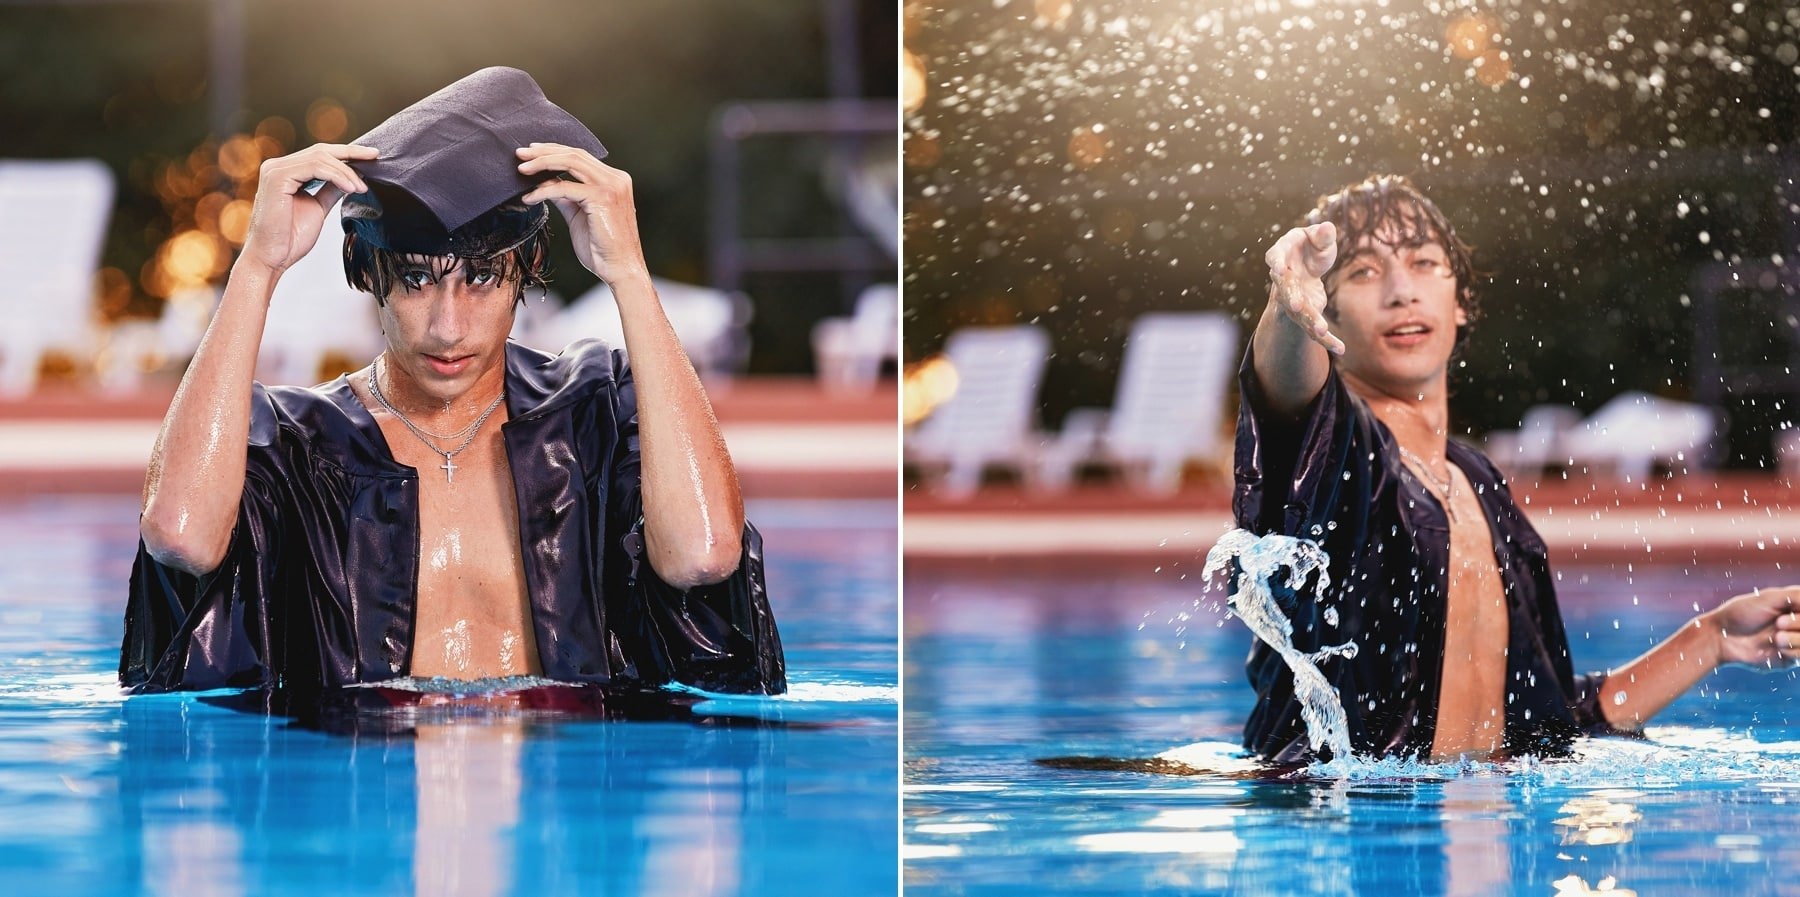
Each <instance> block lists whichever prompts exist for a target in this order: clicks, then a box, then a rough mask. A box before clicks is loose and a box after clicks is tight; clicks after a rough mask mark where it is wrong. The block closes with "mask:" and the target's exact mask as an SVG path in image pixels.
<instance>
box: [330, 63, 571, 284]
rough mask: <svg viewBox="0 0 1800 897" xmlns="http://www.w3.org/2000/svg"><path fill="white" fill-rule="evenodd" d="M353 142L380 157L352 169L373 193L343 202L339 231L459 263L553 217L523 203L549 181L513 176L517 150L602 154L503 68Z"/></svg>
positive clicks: (517, 239) (524, 77) (527, 234)
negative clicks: (532, 147)
mask: <svg viewBox="0 0 1800 897" xmlns="http://www.w3.org/2000/svg"><path fill="white" fill-rule="evenodd" d="M355 142H356V143H357V144H360V145H362V146H372V147H375V148H376V149H378V150H380V151H381V158H379V159H376V160H373V161H361V160H357V161H352V162H351V163H350V165H351V167H352V168H354V169H355V170H356V173H357V174H359V175H361V176H362V179H363V182H364V183H366V184H368V185H369V192H367V193H357V194H354V195H351V196H347V197H345V198H344V209H343V220H344V232H345V233H353V234H355V235H356V236H357V237H358V238H359V239H361V240H364V241H367V242H368V243H369V245H370V246H372V247H374V248H377V249H387V250H392V251H394V252H401V253H408V254H415V253H416V254H419V255H434V256H442V255H455V256H462V257H464V258H488V257H491V256H494V255H497V254H499V253H502V252H505V251H506V250H508V249H511V248H513V247H516V246H518V245H519V244H521V243H523V242H525V241H526V240H528V239H530V238H531V237H532V235H534V234H536V233H537V232H538V231H539V230H540V229H542V228H543V226H544V223H545V222H546V221H548V220H549V217H550V204H549V203H547V202H540V203H536V204H533V205H529V206H527V205H525V204H524V203H522V202H519V197H520V196H523V195H524V194H525V193H527V192H529V191H531V190H532V189H533V188H535V187H536V186H537V185H538V184H539V183H540V182H542V181H543V180H545V179H546V178H545V177H544V176H543V175H536V176H530V175H524V174H520V173H519V169H518V164H519V158H518V156H517V155H516V154H515V153H514V150H516V149H517V148H518V147H521V146H525V145H527V144H530V143H533V142H536V143H561V144H565V145H567V146H572V147H577V148H580V149H585V150H587V151H588V152H590V153H592V154H593V155H594V158H596V159H600V158H605V156H606V147H603V146H601V145H600V141H599V139H598V138H596V137H595V136H594V132H592V131H590V130H588V128H587V126H586V125H583V124H582V123H581V122H580V121H578V120H577V119H576V118H575V116H573V115H570V114H569V113H568V112H566V111H564V110H563V108H562V107H560V106H558V105H556V104H555V103H552V102H550V101H549V100H548V99H546V98H545V97H544V91H543V89H542V88H540V87H538V85H537V82H536V81H533V80H532V79H531V76H530V75H528V74H526V73H524V72H522V71H520V70H518V69H515V68H506V67H504V66H495V67H493V68H485V69H482V70H481V71H478V72H476V73H474V74H472V75H470V76H468V77H466V78H463V79H462V80H460V81H457V82H456V83H454V84H451V85H450V86H448V87H445V88H444V89H442V90H440V91H438V92H437V93H434V94H432V95H431V96H428V97H426V98H424V99H422V100H420V101H418V102H417V103H414V104H412V105H411V106H408V107H406V108H405V109H402V110H400V111H399V112H397V113H395V114H394V115H393V116H392V117H391V118H389V119H388V120H387V121H384V122H382V123H381V124H380V125H378V126H376V128H375V129H374V130H372V131H370V132H368V133H367V134H364V135H362V136H361V137H358V138H356V140H355Z"/></svg>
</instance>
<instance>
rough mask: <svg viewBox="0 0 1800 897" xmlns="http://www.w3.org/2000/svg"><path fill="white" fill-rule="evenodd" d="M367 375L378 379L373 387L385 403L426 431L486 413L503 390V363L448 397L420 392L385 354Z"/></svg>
mask: <svg viewBox="0 0 1800 897" xmlns="http://www.w3.org/2000/svg"><path fill="white" fill-rule="evenodd" d="M370 373H371V377H374V378H379V379H378V381H377V383H376V386H377V387H378V388H379V389H380V390H381V397H382V398H384V399H386V400H387V404H389V405H391V406H393V408H394V410H396V411H398V412H399V413H401V414H403V415H405V416H406V417H407V419H409V420H411V421H412V422H413V423H414V424H415V425H418V426H424V427H426V428H428V429H429V428H432V427H433V426H436V425H440V424H449V423H459V424H460V423H466V422H467V421H469V420H472V419H473V418H474V417H475V416H476V415H479V414H481V413H482V412H484V411H486V410H487V409H488V407H489V406H490V405H491V404H493V402H494V400H495V399H496V398H498V397H499V396H500V395H501V394H502V392H504V390H505V388H506V366H505V365H504V364H499V365H495V366H494V367H493V368H492V369H491V370H489V371H486V372H485V373H483V374H482V375H481V376H480V377H479V378H478V379H477V380H476V381H475V383H474V384H473V385H471V386H470V387H469V389H468V390H466V391H464V392H462V393H461V394H459V395H456V396H450V397H443V396H436V395H433V394H431V393H429V392H427V391H425V390H423V389H421V388H420V387H419V384H418V383H416V382H414V381H413V379H412V378H411V377H410V376H408V375H407V373H406V371H405V370H404V369H403V368H401V367H400V366H399V365H395V364H393V363H392V359H389V358H387V357H386V356H385V354H384V355H383V356H378V357H377V358H376V361H375V363H374V364H373V365H372V366H371V369H370Z"/></svg>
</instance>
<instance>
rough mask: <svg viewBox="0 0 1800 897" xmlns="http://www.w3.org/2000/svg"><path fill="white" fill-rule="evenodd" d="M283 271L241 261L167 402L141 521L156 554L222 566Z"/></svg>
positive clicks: (185, 564)
mask: <svg viewBox="0 0 1800 897" xmlns="http://www.w3.org/2000/svg"><path fill="white" fill-rule="evenodd" d="M277 278H278V275H277V274H276V273H275V272H273V271H271V270H269V269H268V268H266V267H261V266H258V265H255V264H253V263H247V262H244V261H241V260H240V262H239V263H238V265H236V266H234V267H233V268H232V271H231V278H230V279H229V280H228V281H227V282H226V284H225V293H224V296H223V298H222V299H221V300H220V301H219V308H218V310H217V311H215V312H214V313H213V319H212V323H211V324H209V325H208V326H207V328H206V334H205V336H204V337H202V338H201V340H200V347H199V349H198V351H196V352H195V353H194V359H193V361H192V362H191V363H190V364H189V365H188V369H187V373H185V374H184V375H183V376H182V378H181V386H180V388H178V389H177V390H176V391H175V398H174V400H173V401H172V402H170V403H169V413H168V415H167V416H166V417H164V418H163V426H162V431H161V432H160V433H159V434H158V435H157V438H156V447H155V449H154V450H153V451H152V452H151V455H150V467H149V473H148V475H147V477H146V479H145V483H144V516H143V520H142V522H141V524H140V528H141V530H142V533H143V536H144V542H145V545H146V547H147V548H148V549H149V551H150V554H151V556H153V557H155V558H156V559H157V560H159V561H162V562H163V563H166V564H170V565H172V566H175V567H178V568H180V569H184V570H187V571H188V572H190V573H206V572H210V571H211V570H213V569H215V568H217V567H218V565H219V562H220V561H221V560H222V559H223V557H224V554H225V549H226V546H227V545H228V544H229V542H230V540H231V531H232V528H233V527H234V526H235V525H236V522H237V512H238V503H239V499H240V498H241V496H242V494H243V490H244V459H245V454H246V443H247V441H248V438H249V433H250V390H251V383H252V381H253V380H254V378H255V375H256V356H257V351H258V349H259V348H260V346H261V343H262V335H263V326H264V324H265V323H266V322H267V319H268V312H269V297H270V296H271V295H272V294H273V293H274V290H275V282H276V280H277Z"/></svg>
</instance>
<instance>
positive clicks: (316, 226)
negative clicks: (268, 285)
mask: <svg viewBox="0 0 1800 897" xmlns="http://www.w3.org/2000/svg"><path fill="white" fill-rule="evenodd" d="M378 155H379V151H377V150H376V149H375V148H374V147H368V146H357V145H355V144H346V143H315V144H313V145H312V146H309V147H307V148H306V149H303V150H301V151H299V152H297V153H293V154H291V155H286V156H282V157H280V158H278V159H269V160H267V161H265V162H263V164H262V174H261V176H260V177H259V178H258V179H257V183H256V206H255V207H254V208H253V209H252V210H251V213H250V229H249V232H248V233H247V234H246V235H245V236H244V251H243V253H242V254H241V255H239V256H238V259H239V261H247V262H250V263H253V264H256V265H260V266H263V267H265V268H267V269H268V270H269V271H271V272H274V273H277V274H279V273H281V272H282V271H286V270H287V269H288V267H289V266H291V265H293V264H294V263H295V262H297V261H299V260H300V259H301V257H303V256H305V255H306V254H307V253H308V252H310V251H312V248H313V244H314V243H317V242H318V241H319V231H320V229H322V228H323V227H324V225H325V216H326V215H327V214H328V213H330V211H331V207H332V206H333V205H335V204H336V203H337V201H338V200H339V199H340V198H342V197H343V196H344V194H346V193H364V192H367V191H368V189H369V187H368V185H367V184H365V183H363V180H362V178H360V177H358V176H357V174H356V172H355V171H354V170H352V169H351V168H350V166H349V165H348V164H347V161H348V160H350V159H359V160H370V159H374V158H376V157H377V156H378ZM315 179H316V180H322V181H324V182H325V186H324V187H323V188H322V189H320V190H319V193H318V195H317V196H310V195H308V194H306V193H304V192H302V191H301V189H300V188H301V187H303V186H305V184H306V183H307V182H308V181H312V180H315Z"/></svg>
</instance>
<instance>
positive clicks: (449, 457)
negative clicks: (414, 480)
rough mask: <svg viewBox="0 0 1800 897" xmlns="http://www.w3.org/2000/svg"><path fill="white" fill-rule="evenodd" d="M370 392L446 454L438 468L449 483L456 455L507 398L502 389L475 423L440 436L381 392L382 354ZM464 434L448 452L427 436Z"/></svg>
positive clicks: (430, 445)
mask: <svg viewBox="0 0 1800 897" xmlns="http://www.w3.org/2000/svg"><path fill="white" fill-rule="evenodd" d="M369 392H371V393H373V394H374V396H375V401H377V402H380V403H381V407H383V408H386V409H387V412H388V413H389V414H392V415H393V416H394V417H396V418H399V419H400V422H401V423H403V424H405V425H406V429H408V430H410V431H412V434H413V435H414V436H417V437H419V441H420V442H423V443H425V447H426V448H428V449H431V450H432V451H434V452H437V453H438V454H440V455H443V456H444V463H443V464H440V465H438V469H439V470H442V471H443V472H444V481H445V482H448V483H455V482H456V461H455V458H456V456H457V455H458V454H460V453H461V452H462V450H463V449H466V448H468V447H469V445H470V444H471V443H473V442H474V441H475V434H477V433H479V432H481V425H482V424H485V423H487V419H488V415H491V414H493V413H494V409H495V408H498V407H500V402H501V400H503V399H505V398H506V392H505V391H504V390H502V391H501V393H500V394H499V395H497V396H495V397H494V401H493V402H491V403H489V404H488V406H487V410H486V411H483V412H481V416H480V417H478V418H475V422H474V423H472V424H470V425H468V426H466V427H464V428H462V430H460V431H458V432H457V433H456V434H455V435H453V436H438V435H437V434H436V433H430V432H427V431H425V430H421V429H419V426H418V425H417V424H415V423H413V422H412V421H410V420H407V418H406V415H404V414H401V413H400V409H398V408H395V407H394V406H393V404H392V403H390V402H388V400H387V396H384V395H382V394H381V356H379V355H378V356H376V357H375V370H374V373H373V375H372V376H371V377H369ZM464 434H468V435H467V436H466V437H465V438H464V439H463V441H462V444H461V445H459V446H457V447H456V448H453V449H451V450H449V451H447V452H446V451H444V450H443V449H441V448H438V447H437V445H436V444H434V443H433V442H432V441H431V439H429V438H427V437H434V436H435V437H436V438H438V439H455V438H457V437H458V436H463V435H464Z"/></svg>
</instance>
